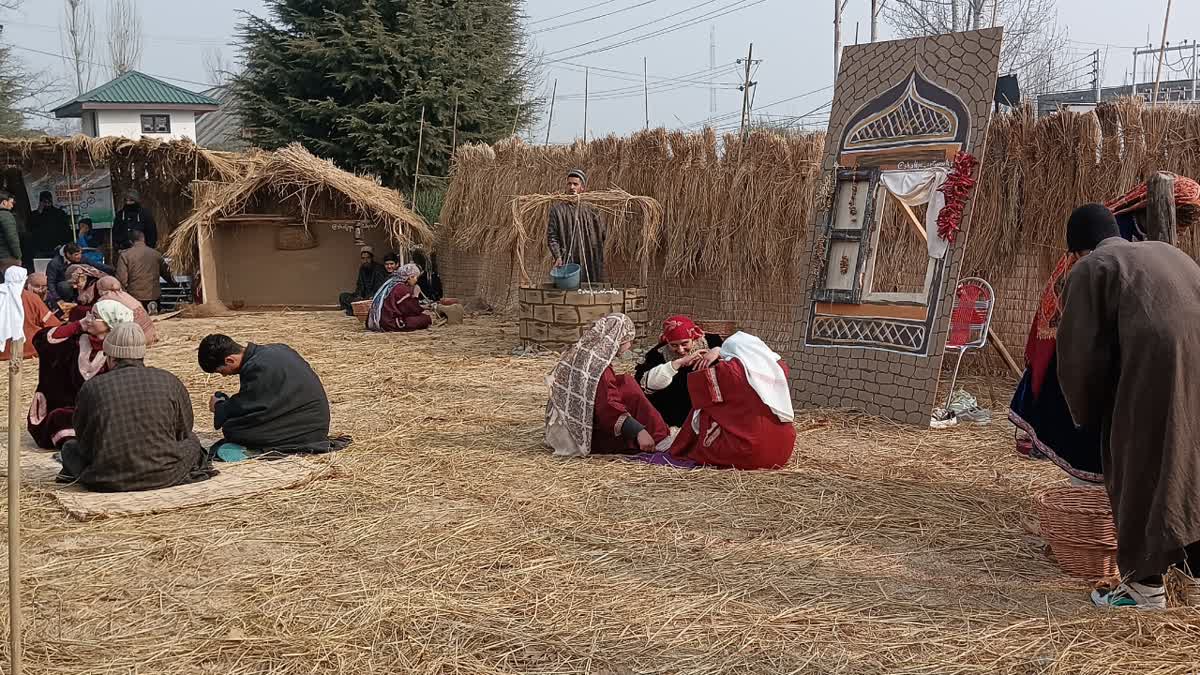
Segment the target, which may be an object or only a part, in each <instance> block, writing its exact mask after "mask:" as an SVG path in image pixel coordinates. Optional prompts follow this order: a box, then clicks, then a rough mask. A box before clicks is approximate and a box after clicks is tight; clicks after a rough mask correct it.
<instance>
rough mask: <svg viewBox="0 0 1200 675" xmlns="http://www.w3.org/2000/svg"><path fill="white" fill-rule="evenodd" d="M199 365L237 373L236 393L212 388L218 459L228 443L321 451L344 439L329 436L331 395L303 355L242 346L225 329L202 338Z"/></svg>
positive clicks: (282, 348)
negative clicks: (220, 436) (219, 437)
mask: <svg viewBox="0 0 1200 675" xmlns="http://www.w3.org/2000/svg"><path fill="white" fill-rule="evenodd" d="M198 359H199V362H200V368H201V370H203V371H204V372H206V373H220V374H221V375H225V376H227V377H230V376H233V375H237V376H238V379H239V380H240V382H241V389H240V391H238V393H236V394H234V395H232V396H228V395H226V394H224V393H222V392H217V393H216V394H213V396H212V398H211V399H209V402H208V409H209V410H211V411H212V412H213V425H214V426H215V427H216V428H217V429H220V430H221V431H222V432H223V433H224V435H225V438H224V440H223V441H222V442H221V443H218V444H217V445H216V446H214V450H215V452H214V454H216V455H218V457H219V458H221V459H228V458H226V457H224V456H223V454H222V452H221V450H222V447H223V446H225V445H228V444H234V445H238V446H242V448H244V449H249V450H254V451H262V452H268V451H273V452H282V453H323V452H329V451H331V450H339V449H341V448H343V447H345V446H346V444H347V441H348V439H334V440H333V441H331V439H330V438H329V399H328V397H326V395H325V388H324V387H323V386H322V385H321V379H320V378H319V377H317V374H316V373H315V372H314V371H313V369H312V367H311V366H309V365H308V362H307V361H305V360H304V357H302V356H300V355H299V354H297V353H296V352H295V350H293V349H292V348H291V347H289V346H287V345H282V344H274V345H256V344H254V343H253V342H250V343H247V344H246V346H244V347H243V346H242V345H240V344H238V343H237V342H234V341H233V338H231V337H229V336H228V335H220V334H214V335H209V336H208V337H206V338H204V339H203V340H201V342H200V349H199V354H198Z"/></svg>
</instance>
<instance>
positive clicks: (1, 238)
mask: <svg viewBox="0 0 1200 675" xmlns="http://www.w3.org/2000/svg"><path fill="white" fill-rule="evenodd" d="M5 258H12V259H14V260H21V259H22V258H21V231H20V230H18V229H17V217H16V216H14V215H13V214H12V211H10V210H8V209H0V260H3V259H5Z"/></svg>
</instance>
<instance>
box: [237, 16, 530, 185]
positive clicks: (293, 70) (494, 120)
mask: <svg viewBox="0 0 1200 675" xmlns="http://www.w3.org/2000/svg"><path fill="white" fill-rule="evenodd" d="M266 4H267V6H268V8H269V10H270V15H271V20H268V19H263V18H260V17H256V16H252V15H249V14H246V15H245V20H244V22H243V23H242V25H241V33H240V36H239V41H240V43H241V44H240V47H241V61H242V66H243V68H242V72H241V73H240V74H239V75H236V76H235V77H234V79H233V84H232V86H233V91H234V95H235V98H236V99H237V100H238V105H239V110H240V111H241V115H242V119H243V122H244V124H246V126H247V127H248V128H250V129H251V130H253V133H254V139H255V142H256V143H257V144H259V145H262V146H264V147H267V148H277V147H280V146H283V145H286V144H288V143H292V142H297V141H298V142H300V143H302V144H303V145H304V146H305V147H307V148H308V149H309V150H310V151H312V152H313V153H314V154H317V155H320V156H323V157H327V158H329V159H332V160H333V161H334V162H336V163H337V164H338V165H340V166H342V167H343V168H346V169H349V170H354V171H360V172H366V173H372V174H375V175H377V176H379V177H380V179H381V180H382V181H383V182H384V183H385V184H387V185H390V186H393V187H408V186H410V184H411V181H412V176H413V170H414V167H415V164H416V153H417V137H418V134H419V133H420V130H421V121H420V120H421V114H422V109H424V117H425V127H424V142H423V148H422V150H421V169H420V173H422V174H430V175H444V174H445V173H446V172H447V171H448V169H449V160H450V155H451V152H452V148H451V147H450V144H451V138H452V136H453V134H454V129H453V126H454V117H455V101H456V100H457V101H459V109H458V116H457V117H458V129H457V131H458V133H457V138H458V142H460V143H462V142H468V141H485V142H492V141H495V140H498V139H500V138H503V137H505V136H508V135H509V134H510V133H512V131H513V127H514V123H515V126H516V127H517V128H518V129H524V128H526V127H527V126H528V125H529V124H531V123H532V122H533V120H534V119H536V117H537V115H538V112H539V109H540V102H539V101H537V100H535V99H534V98H533V96H532V94H531V87H530V72H531V65H530V62H529V60H528V59H527V58H526V57H525V55H524V53H523V49H522V48H523V43H522V32H521V24H520V18H521V17H520V11H519V7H518V5H519V2H518V1H517V0H321V1H315V0H266Z"/></svg>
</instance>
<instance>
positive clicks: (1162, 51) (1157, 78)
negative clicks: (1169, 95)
mask: <svg viewBox="0 0 1200 675" xmlns="http://www.w3.org/2000/svg"><path fill="white" fill-rule="evenodd" d="M1170 22H1171V0H1167V14H1166V16H1164V17H1163V33H1162V43H1161V44H1159V50H1158V71H1157V72H1156V73H1155V74H1154V98H1152V99H1151V100H1150V105H1152V106H1153V105H1158V85H1159V83H1160V82H1162V68H1163V61H1165V60H1166V57H1167V25H1168V24H1169V23H1170Z"/></svg>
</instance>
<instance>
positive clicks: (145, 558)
mask: <svg viewBox="0 0 1200 675" xmlns="http://www.w3.org/2000/svg"><path fill="white" fill-rule="evenodd" d="M217 329H220V330H222V331H223V332H228V333H230V334H232V335H236V336H239V337H241V338H244V339H249V340H253V341H259V342H270V341H288V342H290V343H291V344H292V345H294V346H295V347H296V348H297V349H298V350H299V351H300V352H301V353H303V354H305V355H306V356H307V357H308V358H309V359H310V361H311V362H312V363H313V365H314V367H315V368H316V369H317V371H318V372H319V373H320V374H321V376H322V378H323V379H324V381H325V383H326V386H327V388H328V390H329V393H330V397H331V400H332V402H333V415H334V420H335V427H336V429H337V431H341V432H348V433H351V434H353V435H354V436H355V437H356V438H357V442H356V444H355V446H354V447H353V448H352V449H351V450H350V451H348V452H347V453H345V454H344V455H343V456H342V457H341V464H342V468H343V469H344V470H345V473H346V475H345V476H344V477H342V478H338V479H334V480H326V481H321V482H318V483H315V484H313V485H310V486H308V487H306V488H304V489H300V490H295V491H286V492H276V493H272V494H269V495H267V496H265V497H260V498H255V499H253V500H246V501H242V502H231V503H224V504H218V505H214V506H211V507H204V508H198V509H193V510H189V511H185V512H179V513H173V514H161V515H154V516H147V517H141V518H128V519H118V520H111V521H101V522H93V523H78V522H73V521H70V520H69V519H68V518H67V517H66V516H65V515H64V514H63V513H61V512H60V511H59V510H58V509H57V507H56V506H54V504H53V503H52V502H51V501H50V500H49V499H48V498H47V497H45V496H40V495H37V494H34V493H32V492H29V491H27V492H26V496H25V497H24V498H23V500H22V505H23V508H24V509H25V517H24V520H23V522H24V528H25V530H24V534H25V544H24V553H25V575H24V584H25V592H24V597H23V602H24V605H25V607H26V611H27V616H28V617H29V619H28V624H27V628H26V635H27V643H26V644H27V647H26V649H27V651H26V659H27V669H28V670H27V672H30V673H64V674H66V673H69V674H79V673H97V672H114V673H117V672H119V673H133V672H137V673H168V672H169V673H197V674H199V673H205V674H207V673H221V674H230V675H233V674H239V673H267V672H269V673H346V674H354V675H359V674H361V673H369V672H378V673H439V674H441V673H473V674H474V673H597V674H601V673H603V674H609V675H612V674H618V673H672V674H674V673H712V674H717V673H722V674H724V673H855V674H862V673H897V672H908V673H981V674H982V673H1072V674H1076V673H1116V672H1121V673H1130V672H1142V673H1149V672H1154V673H1184V672H1187V671H1188V670H1189V669H1191V670H1194V668H1195V663H1196V659H1197V656H1196V649H1195V648H1196V645H1197V644H1200V612H1197V611H1195V610H1179V611H1170V612H1166V613H1159V614H1153V615H1143V614H1134V613H1103V612H1100V611H1097V610H1093V609H1092V608H1090V607H1089V606H1088V605H1087V603H1086V600H1085V597H1084V592H1085V590H1086V587H1085V585H1084V584H1083V583H1081V582H1076V581H1073V580H1071V579H1068V578H1066V577H1064V576H1063V575H1062V574H1061V573H1060V572H1059V571H1058V570H1057V568H1055V567H1054V565H1053V564H1052V563H1051V562H1049V561H1047V560H1046V558H1045V557H1044V556H1043V554H1042V547H1041V543H1040V542H1039V541H1038V540H1037V539H1036V538H1034V537H1032V536H1031V535H1029V534H1028V533H1027V531H1026V521H1027V519H1028V518H1029V515H1028V514H1029V495H1030V493H1031V491H1032V490H1034V489H1036V488H1038V487H1041V486H1044V485H1048V484H1050V483H1051V482H1053V481H1058V480H1060V474H1058V473H1057V472H1056V471H1055V470H1054V469H1052V468H1050V467H1048V466H1046V465H1044V464H1032V463H1027V462H1022V461H1020V460H1018V459H1016V458H1015V457H1014V456H1013V454H1012V451H1011V440H1010V439H1011V433H1010V431H1009V430H1008V428H1007V425H1004V424H1002V423H999V422H997V423H996V424H994V425H993V426H991V427H985V428H984V427H972V428H969V429H958V430H951V431H947V432H929V431H919V432H914V431H912V430H911V429H909V428H906V427H900V426H897V425H893V424H890V423H887V422H881V421H878V420H873V419H867V418H864V417H860V416H855V415H851V414H847V413H837V412H828V411H822V412H808V413H804V414H802V415H801V416H800V419H799V420H798V422H797V424H798V427H799V429H798V430H799V442H798V449H797V451H796V454H795V456H794V458H793V460H792V463H791V464H790V466H789V467H788V468H787V470H785V471H779V472H769V473H733V472H718V471H697V472H677V471H672V470H665V469H662V468H656V467H647V466H635V465H631V464H627V463H623V462H620V461H606V460H599V459H597V460H590V461H560V460H555V459H553V458H551V457H550V456H549V454H548V453H547V452H545V451H544V450H542V449H540V448H539V432H540V427H541V422H542V410H543V405H544V400H545V389H544V385H543V384H542V377H543V375H544V374H545V373H546V372H547V371H548V370H549V369H550V367H551V365H552V363H553V360H552V358H550V357H538V358H514V357H512V356H510V349H511V348H512V347H513V346H514V345H515V343H516V338H515V335H516V327H515V325H513V324H511V323H498V322H495V321H493V320H488V319H480V320H475V321H472V322H471V324H469V325H466V326H462V327H457V328H450V329H439V330H435V331H431V332H427V333H424V334H416V335H366V334H364V333H362V332H361V331H360V330H359V329H358V326H357V324H356V322H354V321H353V320H352V319H349V318H346V317H343V316H340V315H335V314H332V313H329V314H270V315H267V314H257V315H253V314H238V315H235V316H234V317H232V318H227V319H222V320H219V321H218V320H211V319H210V320H203V319H196V320H187V321H179V320H175V321H172V322H170V323H167V324H165V325H164V333H165V334H166V335H165V341H164V343H163V344H162V345H161V346H160V347H156V348H155V349H154V351H153V354H152V358H151V362H152V363H153V364H154V365H159V366H164V367H169V368H171V369H172V370H174V371H175V372H177V373H179V374H180V375H181V376H182V377H183V379H184V381H185V382H186V383H187V385H188V388H189V390H190V391H191V393H192V397H193V404H194V406H195V408H196V417H197V421H198V426H199V427H201V428H206V427H207V423H208V421H209V419H210V417H209V416H208V414H207V411H206V410H204V405H205V402H206V400H207V394H208V393H209V392H211V391H212V390H214V389H217V388H222V389H225V390H230V389H233V388H234V387H235V386H236V384H235V383H231V382H230V381H228V380H224V379H223V378H220V377H218V376H207V375H204V374H202V373H201V372H200V371H199V369H198V368H197V367H196V365H195V356H194V349H195V346H196V343H197V341H198V340H199V339H200V338H201V337H202V336H203V335H205V334H206V333H208V332H210V331H213V330H217ZM29 379H32V378H29ZM32 385H33V383H32V382H26V386H25V400H28V397H29V394H30V392H31V391H32ZM970 386H971V387H972V388H973V390H974V391H975V393H976V394H977V395H980V396H981V397H982V398H983V400H984V401H985V402H988V401H989V397H990V396H991V394H990V393H989V389H991V388H992V387H990V386H989V385H988V384H987V383H975V384H972V385H970ZM994 387H995V391H996V393H995V395H994V398H996V399H998V400H997V402H996V404H997V405H1000V404H1002V403H1001V402H1002V401H1004V400H1006V398H1007V395H1008V392H1009V391H1010V390H1009V384H1007V383H998V384H995V385H994ZM0 522H4V521H3V519H2V518H0ZM0 562H3V561H2V560H0ZM0 621H6V613H5V618H4V619H0ZM0 627H4V626H3V624H0ZM4 630H6V627H4ZM0 656H3V655H2V654H0Z"/></svg>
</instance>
